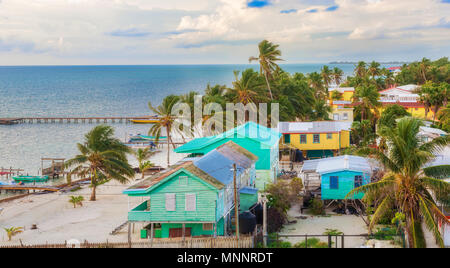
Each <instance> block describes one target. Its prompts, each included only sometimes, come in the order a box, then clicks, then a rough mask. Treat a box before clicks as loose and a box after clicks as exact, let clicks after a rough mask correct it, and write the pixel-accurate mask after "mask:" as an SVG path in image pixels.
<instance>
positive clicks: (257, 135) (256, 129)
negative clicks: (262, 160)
mask: <svg viewBox="0 0 450 268" xmlns="http://www.w3.org/2000/svg"><path fill="white" fill-rule="evenodd" d="M233 137H245V138H249V139H252V140H255V141H257V142H259V143H261V144H265V145H267V146H269V147H273V146H274V145H276V144H278V143H279V141H280V138H281V134H280V133H279V132H277V131H276V130H273V129H270V128H266V127H264V126H261V125H258V124H256V123H255V122H247V123H246V124H244V125H241V126H238V127H236V128H234V129H231V130H229V131H227V132H225V133H222V134H219V135H216V136H211V137H203V138H197V139H194V140H192V141H190V142H188V143H186V144H184V145H182V146H180V147H178V148H176V149H175V152H177V153H186V152H191V151H194V150H199V149H202V148H204V147H206V146H209V145H211V144H213V143H216V142H218V141H221V140H223V139H225V138H233Z"/></svg>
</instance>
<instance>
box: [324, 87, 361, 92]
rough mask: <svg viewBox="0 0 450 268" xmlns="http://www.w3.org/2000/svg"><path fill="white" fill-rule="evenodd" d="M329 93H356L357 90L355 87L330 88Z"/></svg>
mask: <svg viewBox="0 0 450 268" xmlns="http://www.w3.org/2000/svg"><path fill="white" fill-rule="evenodd" d="M328 91H337V92H340V93H344V92H355V88H354V87H330V88H329V89H328Z"/></svg>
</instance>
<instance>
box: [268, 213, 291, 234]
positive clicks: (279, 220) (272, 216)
mask: <svg viewBox="0 0 450 268" xmlns="http://www.w3.org/2000/svg"><path fill="white" fill-rule="evenodd" d="M267 219H268V220H267V231H268V232H269V233H276V232H278V231H280V230H281V228H282V227H283V224H284V223H285V222H286V219H287V217H286V215H285V214H283V213H281V212H280V211H279V210H278V209H276V208H269V209H268V210H267Z"/></svg>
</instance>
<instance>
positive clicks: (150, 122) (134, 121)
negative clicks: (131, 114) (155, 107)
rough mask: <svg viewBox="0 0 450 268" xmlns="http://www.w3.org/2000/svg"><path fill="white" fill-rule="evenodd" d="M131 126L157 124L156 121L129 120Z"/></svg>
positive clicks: (157, 121)
mask: <svg viewBox="0 0 450 268" xmlns="http://www.w3.org/2000/svg"><path fill="white" fill-rule="evenodd" d="M130 121H131V122H132V123H133V124H143V125H145V124H156V123H159V120H158V119H131V120H130Z"/></svg>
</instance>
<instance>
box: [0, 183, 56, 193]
mask: <svg viewBox="0 0 450 268" xmlns="http://www.w3.org/2000/svg"><path fill="white" fill-rule="evenodd" d="M2 190H14V191H30V190H35V191H48V192H58V191H59V190H61V188H59V187H55V186H45V185H43V186H37V185H29V186H28V185H0V191H2Z"/></svg>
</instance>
